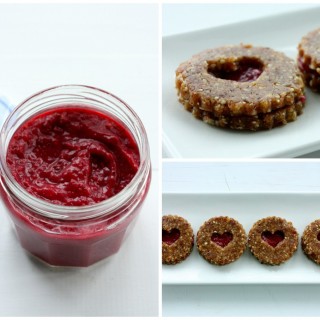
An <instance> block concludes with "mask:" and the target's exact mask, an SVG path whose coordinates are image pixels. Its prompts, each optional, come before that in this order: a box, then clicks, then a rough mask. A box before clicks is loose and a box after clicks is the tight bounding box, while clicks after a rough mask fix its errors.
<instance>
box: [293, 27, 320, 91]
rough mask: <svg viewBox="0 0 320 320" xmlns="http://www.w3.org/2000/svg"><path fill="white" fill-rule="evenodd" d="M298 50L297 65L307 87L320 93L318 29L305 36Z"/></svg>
mask: <svg viewBox="0 0 320 320" xmlns="http://www.w3.org/2000/svg"><path fill="white" fill-rule="evenodd" d="M298 50H299V55H298V65H299V69H300V70H301V71H302V73H303V75H304V77H305V82H306V84H307V86H309V87H310V88H311V89H312V90H314V91H320V28H319V29H316V30H314V31H311V32H309V33H308V34H307V35H305V36H304V37H303V38H302V39H301V42H300V43H299V46H298Z"/></svg>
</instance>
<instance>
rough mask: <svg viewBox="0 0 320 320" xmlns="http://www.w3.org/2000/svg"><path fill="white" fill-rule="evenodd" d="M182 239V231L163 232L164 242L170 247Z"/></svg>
mask: <svg viewBox="0 0 320 320" xmlns="http://www.w3.org/2000/svg"><path fill="white" fill-rule="evenodd" d="M179 238H180V230H179V229H176V228H175V229H172V230H170V231H166V230H162V242H165V243H166V244H168V245H169V246H170V245H172V244H173V243H175V242H176V241H177V240H178V239H179Z"/></svg>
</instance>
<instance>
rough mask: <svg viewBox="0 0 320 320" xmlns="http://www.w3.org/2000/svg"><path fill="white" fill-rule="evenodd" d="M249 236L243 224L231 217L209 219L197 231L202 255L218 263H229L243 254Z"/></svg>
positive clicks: (209, 260)
mask: <svg viewBox="0 0 320 320" xmlns="http://www.w3.org/2000/svg"><path fill="white" fill-rule="evenodd" d="M246 242H247V236H246V232H245V230H244V229H243V227H242V225H241V224H240V223H239V222H238V221H236V220H235V219H232V218H229V217H215V218H211V219H209V220H207V221H206V222H204V224H203V225H202V226H201V227H200V229H199V231H198V233H197V247H198V251H199V253H200V255H201V256H202V257H203V258H204V259H206V260H207V261H208V262H210V263H212V264H216V265H220V266H222V265H225V264H229V263H231V262H233V261H235V260H237V259H239V258H240V256H241V255H242V254H243V252H244V250H245V249H246Z"/></svg>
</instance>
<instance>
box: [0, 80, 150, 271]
mask: <svg viewBox="0 0 320 320" xmlns="http://www.w3.org/2000/svg"><path fill="white" fill-rule="evenodd" d="M1 149H2V150H3V152H2V153H1V155H0V164H1V167H0V168H1V176H0V178H1V185H0V192H1V196H2V198H3V200H4V203H5V205H6V207H7V209H8V211H9V213H10V215H11V218H12V220H13V222H14V225H15V228H16V231H17V234H18V238H19V240H20V242H21V245H22V246H23V247H24V248H25V249H26V250H27V251H29V252H30V253H31V254H32V255H34V256H36V257H38V258H40V259H42V260H43V261H45V262H47V263H48V264H50V265H55V266H89V265H91V264H93V263H95V262H97V261H99V260H101V259H103V258H106V257H108V256H110V255H112V254H114V253H116V252H117V251H118V250H119V249H120V246H121V243H122V240H123V238H124V235H125V233H126V231H127V229H128V226H129V225H130V224H131V222H132V221H133V220H134V218H135V217H136V216H137V214H138V212H139V211H140V208H141V205H142V203H143V201H144V199H145V197H146V195H147V192H148V189H149V185H150V177H151V171H150V170H151V165H150V156H149V146H148V141H147V136H146V132H145V129H144V127H143V125H142V123H141V121H140V119H139V118H138V116H137V115H136V114H135V113H134V111H133V110H132V109H131V108H130V107H129V106H128V105H126V104H125V103H124V102H123V101H121V100H120V99H118V98H117V97H115V96H114V95H112V94H110V93H108V92H105V91H102V90H99V89H95V88H91V87H85V86H60V87H55V88H51V89H48V90H45V91H42V92H40V93H38V94H36V95H34V96H32V97H31V98H29V99H27V100H26V101H24V102H23V103H22V104H21V105H19V106H18V107H17V108H16V109H15V110H14V111H13V112H12V114H11V115H10V116H9V118H8V119H7V121H6V123H5V124H4V126H3V128H2V131H1Z"/></svg>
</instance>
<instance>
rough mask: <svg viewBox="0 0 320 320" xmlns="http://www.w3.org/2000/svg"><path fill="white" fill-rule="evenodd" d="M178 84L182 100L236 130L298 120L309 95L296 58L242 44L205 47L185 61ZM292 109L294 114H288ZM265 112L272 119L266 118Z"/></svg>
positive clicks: (197, 112)
mask: <svg viewBox="0 0 320 320" xmlns="http://www.w3.org/2000/svg"><path fill="white" fill-rule="evenodd" d="M176 88H177V91H178V97H179V101H180V102H181V103H182V104H183V105H184V107H185V109H186V110H188V111H191V112H192V114H193V115H194V116H196V117H197V118H200V119H202V120H203V121H205V122H207V123H208V124H211V125H214V126H218V127H224V128H231V129H237V130H251V131H257V130H261V129H271V128H274V127H276V126H280V125H284V124H286V123H288V122H291V121H294V120H296V118H297V116H298V115H300V114H301V113H302V109H303V107H304V105H305V100H306V97H305V94H304V82H303V77H302V75H301V73H300V71H299V69H298V67H297V66H296V64H295V61H294V60H293V59H291V58H289V57H287V56H286V55H285V54H283V53H281V52H277V51H274V50H272V49H270V48H266V47H254V46H252V45H243V44H241V45H234V46H223V47H218V48H214V49H209V50H205V51H203V52H201V53H199V54H196V55H194V56H193V57H192V58H191V59H189V60H187V61H185V62H183V63H181V64H180V65H179V67H178V68H177V70H176ZM276 110H282V111H283V112H282V114H281V115H280V113H279V112H278V113H276ZM287 110H289V111H290V113H292V114H291V115H290V116H288V115H286V114H284V113H285V112H286V111H287ZM266 115H269V117H267V119H268V120H267V121H268V125H264V121H261V119H263V118H265V117H266ZM275 115H276V116H278V115H280V117H281V119H280V120H281V121H279V119H278V118H277V117H276V116H275ZM233 117H234V118H235V119H234V120H233ZM210 119H214V121H207V120H210ZM226 119H227V120H226ZM235 122H236V123H237V124H236V125H235ZM248 123H250V125H248Z"/></svg>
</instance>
